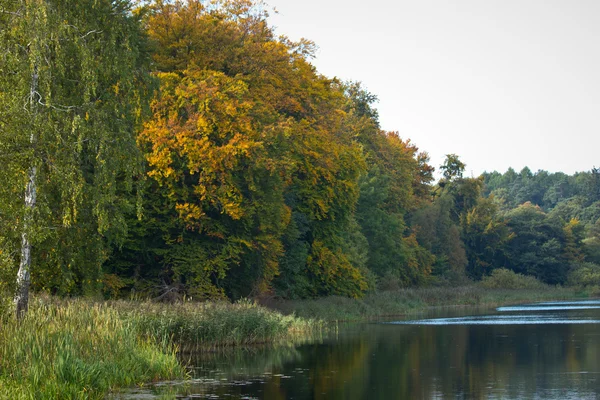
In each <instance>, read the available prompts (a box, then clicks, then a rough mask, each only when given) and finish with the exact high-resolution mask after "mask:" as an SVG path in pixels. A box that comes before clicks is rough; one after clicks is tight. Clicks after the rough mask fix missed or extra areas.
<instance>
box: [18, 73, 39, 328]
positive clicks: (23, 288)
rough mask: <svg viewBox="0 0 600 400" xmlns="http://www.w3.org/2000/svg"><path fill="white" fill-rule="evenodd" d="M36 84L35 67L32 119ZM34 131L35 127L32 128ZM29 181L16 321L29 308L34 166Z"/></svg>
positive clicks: (34, 193) (22, 235)
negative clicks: (30, 232) (30, 233)
mask: <svg viewBox="0 0 600 400" xmlns="http://www.w3.org/2000/svg"><path fill="white" fill-rule="evenodd" d="M37 83H38V73H37V67H34V72H33V75H32V76H31V89H30V92H29V107H30V111H31V114H32V117H35V114H36V108H37V105H36V104H37V101H36V97H37V96H38V93H37ZM32 129H35V127H32ZM29 141H30V143H31V145H32V146H35V141H36V139H35V132H34V131H33V130H32V131H31V135H30V137H29ZM28 175H29V181H28V182H27V187H26V189H25V220H24V223H23V233H22V234H21V262H20V263H19V272H18V273H17V289H16V293H15V309H16V315H17V319H21V318H23V316H24V315H25V313H26V312H27V309H28V307H29V285H30V283H31V274H30V269H31V242H30V241H29V230H30V228H31V223H32V217H33V209H34V207H35V200H36V184H35V179H36V175H37V169H36V167H35V165H32V166H31V167H30V168H29V174H28Z"/></svg>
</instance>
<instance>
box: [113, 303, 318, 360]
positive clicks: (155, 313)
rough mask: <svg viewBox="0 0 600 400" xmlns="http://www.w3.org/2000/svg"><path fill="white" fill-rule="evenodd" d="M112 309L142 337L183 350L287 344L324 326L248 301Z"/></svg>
mask: <svg viewBox="0 0 600 400" xmlns="http://www.w3.org/2000/svg"><path fill="white" fill-rule="evenodd" d="M115 306H116V307H118V308H119V309H121V310H127V313H128V315H129V318H131V319H133V320H134V321H135V323H136V326H137V329H138V331H139V332H140V333H141V334H142V335H144V336H145V337H151V338H152V337H154V338H165V337H166V338H168V339H169V341H170V342H171V343H174V344H176V345H177V346H179V347H180V348H182V349H183V350H197V349H201V350H206V349H214V348H217V347H226V346H249V345H255V344H273V343H281V342H290V341H293V340H295V339H300V338H304V337H306V336H307V335H311V334H313V333H315V332H319V331H320V330H321V329H322V327H323V324H322V322H320V321H317V320H314V319H302V318H297V317H295V316H294V315H282V314H281V313H279V312H276V311H273V310H269V309H267V308H265V307H261V306H259V305H257V304H256V303H254V302H251V301H248V300H243V301H240V302H237V303H235V304H231V303H227V302H217V303H179V304H171V305H166V304H159V303H150V302H144V303H141V304H140V303H131V302H129V303H127V302H118V303H116V304H115ZM131 307H133V308H131Z"/></svg>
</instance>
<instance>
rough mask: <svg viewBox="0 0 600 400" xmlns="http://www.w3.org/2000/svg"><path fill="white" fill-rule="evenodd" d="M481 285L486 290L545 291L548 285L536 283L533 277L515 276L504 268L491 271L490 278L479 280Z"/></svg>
mask: <svg viewBox="0 0 600 400" xmlns="http://www.w3.org/2000/svg"><path fill="white" fill-rule="evenodd" d="M481 285H482V286H483V287H484V288H488V289H531V290H534V289H545V288H548V285H546V284H544V283H542V282H540V281H538V280H537V279H535V278H534V277H533V276H527V275H522V274H517V273H515V272H514V271H511V270H509V269H506V268H498V269H495V270H494V271H492V274H491V275H490V276H486V277H484V278H483V279H482V280H481Z"/></svg>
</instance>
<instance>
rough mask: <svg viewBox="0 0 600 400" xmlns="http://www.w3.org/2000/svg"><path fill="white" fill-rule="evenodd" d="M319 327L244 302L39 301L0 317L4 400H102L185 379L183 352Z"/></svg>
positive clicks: (0, 394) (287, 337)
mask: <svg viewBox="0 0 600 400" xmlns="http://www.w3.org/2000/svg"><path fill="white" fill-rule="evenodd" d="M321 326H322V325H321V323H320V322H317V321H312V320H305V319H301V318H297V317H294V316H286V315H282V314H280V313H277V312H274V311H272V310H268V309H266V308H263V307H260V306H257V305H256V304H254V303H251V302H247V301H246V302H239V303H236V304H229V303H206V304H198V303H186V304H179V305H164V304H155V303H150V302H125V301H117V302H92V301H89V300H85V299H78V300H59V299H56V298H52V297H47V296H41V297H36V298H34V299H32V301H31V305H30V310H29V312H28V313H27V315H26V317H25V318H24V319H23V321H21V323H17V322H16V321H15V319H14V318H13V317H12V316H11V315H9V314H7V313H4V315H0V399H33V398H35V399H59V398H61V399H67V398H68V399H103V398H105V396H106V394H107V393H108V392H110V391H111V390H114V389H116V388H119V387H130V386H135V385H143V384H146V383H148V382H153V381H157V380H165V379H183V378H185V377H186V374H187V371H186V368H185V366H184V365H182V363H181V362H180V361H179V360H178V358H177V352H178V351H181V350H184V349H194V350H198V349H202V350H207V349H214V348H216V347H223V346H248V345H252V344H257V343H261V344H268V343H278V342H283V341H293V340H295V339H297V338H301V337H303V336H308V335H310V334H311V333H313V332H315V331H317V330H319V329H321Z"/></svg>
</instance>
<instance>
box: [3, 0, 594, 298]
mask: <svg viewBox="0 0 600 400" xmlns="http://www.w3.org/2000/svg"><path fill="white" fill-rule="evenodd" d="M141 4H142V3H140V4H138V5H135V6H134V5H133V4H132V3H130V2H128V1H124V0H120V1H109V0H93V1H92V0H80V1H77V2H72V1H67V0H49V1H41V0H40V1H30V2H21V1H7V0H0V10H1V11H2V12H0V48H2V49H3V53H2V55H0V104H2V105H3V106H2V108H0V160H1V163H2V166H3V167H2V169H0V182H2V185H1V187H0V286H2V287H0V289H2V288H4V289H7V290H14V284H15V280H16V276H17V269H18V268H19V262H20V261H21V259H22V249H23V243H24V241H25V239H24V237H26V238H27V240H28V241H29V242H30V243H31V258H32V264H31V265H32V266H31V282H32V283H31V284H32V287H33V289H34V290H36V291H43V292H48V293H51V294H57V295H94V296H99V295H101V296H104V297H106V298H119V297H129V296H140V297H152V298H157V299H176V298H180V297H182V296H188V297H192V298H195V299H217V298H230V299H238V298H241V297H246V296H254V297H261V296H263V297H264V296H277V297H282V298H294V299H295V298H312V297H318V296H327V295H341V296H350V297H361V296H363V295H364V294H365V293H368V292H370V291H376V290H394V289H398V288H404V287H414V286H425V285H444V284H447V285H450V284H451V285H456V284H463V283H467V282H469V281H472V280H481V279H482V278H483V277H485V276H487V275H490V274H491V273H492V271H494V270H495V269H499V268H506V269H509V270H512V271H514V272H517V273H521V274H524V275H531V276H534V277H536V278H537V279H539V280H540V281H542V282H545V283H547V284H551V285H557V284H560V285H566V284H572V285H582V286H586V285H598V284H600V266H599V264H600V171H599V170H598V169H596V168H592V169H591V170H590V171H589V172H580V173H577V174H575V175H572V176H569V175H565V174H562V173H548V172H545V171H538V172H536V173H532V172H531V171H530V170H529V169H527V168H525V169H523V170H522V171H520V172H518V173H517V172H516V171H514V170H512V169H509V170H508V171H507V172H505V173H503V174H502V173H498V172H492V173H484V174H483V175H482V176H480V177H477V178H466V177H464V176H463V171H464V170H465V165H464V164H463V162H462V161H461V160H460V157H459V156H457V155H455V154H448V155H447V157H446V160H445V162H444V164H443V165H442V166H440V167H439V168H440V171H441V176H442V177H441V179H440V180H439V181H438V182H434V175H433V173H434V167H433V166H431V165H430V162H429V157H428V155H427V153H426V152H424V151H422V150H421V149H418V148H417V147H416V146H415V145H414V144H413V143H411V141H410V139H408V138H403V137H402V134H401V133H398V132H388V131H384V130H382V129H381V127H380V125H379V121H378V114H377V111H376V109H375V108H374V103H375V102H376V100H377V98H376V96H375V95H374V94H371V93H369V92H367V91H366V90H365V89H364V88H363V87H361V85H360V83H357V82H343V81H340V80H338V79H336V78H328V77H325V76H323V75H320V74H319V73H318V72H317V71H316V69H315V68H314V67H313V66H312V65H311V63H310V60H311V59H312V57H313V56H314V51H315V45H314V44H313V43H312V42H310V41H307V40H301V41H299V42H293V41H291V40H289V39H288V38H286V37H284V36H279V37H278V36H276V35H275V33H274V31H273V28H272V27H270V26H269V25H268V23H267V17H268V15H267V12H266V11H265V10H264V8H263V7H262V6H261V5H260V4H253V3H252V2H251V1H248V0H231V1H227V0H223V1H216V2H205V1H198V0H188V1H161V0H155V1H152V2H144V3H143V5H141ZM31 188H35V194H36V195H37V197H36V198H35V199H34V200H35V201H34V204H33V205H32V204H31V201H29V203H27V202H26V201H25V200H26V199H25V196H26V189H27V192H28V194H29V195H31V191H30V189H31ZM29 200H31V198H29Z"/></svg>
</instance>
